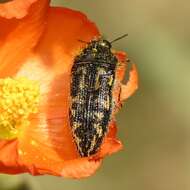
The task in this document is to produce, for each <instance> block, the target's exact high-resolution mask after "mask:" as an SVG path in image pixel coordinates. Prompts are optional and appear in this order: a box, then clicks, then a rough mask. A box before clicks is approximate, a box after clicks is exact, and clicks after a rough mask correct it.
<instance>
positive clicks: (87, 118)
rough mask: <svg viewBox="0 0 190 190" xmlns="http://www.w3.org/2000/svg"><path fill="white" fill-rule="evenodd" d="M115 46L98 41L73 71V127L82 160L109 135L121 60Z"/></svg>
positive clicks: (75, 63) (80, 58)
mask: <svg viewBox="0 0 190 190" xmlns="http://www.w3.org/2000/svg"><path fill="white" fill-rule="evenodd" d="M125 36H126V35H123V36H121V37H119V38H117V39H115V40H113V41H112V42H109V41H107V40H105V39H103V38H101V37H100V38H98V39H96V40H92V41H91V42H89V43H87V46H86V48H84V49H83V50H82V52H81V53H80V54H79V55H78V56H76V57H75V59H74V64H73V67H72V70H71V89H70V95H71V105H70V111H69V116H70V125H71V128H72V133H73V137H74V141H75V143H76V146H77V149H78V151H79V154H80V156H81V157H85V156H90V155H93V154H95V153H96V152H97V151H98V150H99V148H100V146H101V144H102V142H103V139H104V137H105V135H106V133H107V131H108V124H109V121H110V117H111V114H112V109H113V100H112V99H113V98H112V89H113V85H114V81H115V71H116V65H117V63H118V60H117V58H116V56H115V55H114V54H113V53H112V52H111V44H112V43H113V42H115V41H117V40H119V39H121V38H123V37H125Z"/></svg>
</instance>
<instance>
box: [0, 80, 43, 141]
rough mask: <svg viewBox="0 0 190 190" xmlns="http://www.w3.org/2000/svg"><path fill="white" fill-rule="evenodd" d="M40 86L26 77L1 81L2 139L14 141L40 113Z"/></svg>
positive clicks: (0, 119)
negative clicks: (30, 120)
mask: <svg viewBox="0 0 190 190" xmlns="http://www.w3.org/2000/svg"><path fill="white" fill-rule="evenodd" d="M39 95H40V90H39V84H38V83H37V82H36V81H32V80H29V79H27V78H25V77H22V78H21V77H20V78H15V79H13V78H5V79H0V139H8V140H9V139H14V138H16V137H17V136H18V132H19V128H21V127H25V126H28V125H29V124H30V122H29V119H28V117H29V116H30V114H32V113H37V112H38V105H39Z"/></svg>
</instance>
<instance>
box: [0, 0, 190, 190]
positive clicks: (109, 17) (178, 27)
mask: <svg viewBox="0 0 190 190" xmlns="http://www.w3.org/2000/svg"><path fill="white" fill-rule="evenodd" d="M52 5H54V6H65V7H69V8H71V9H76V10H80V11H82V12H84V13H86V14H87V16H88V17H89V19H91V20H92V21H94V22H95V23H96V24H97V26H98V27H99V29H100V31H101V33H102V34H103V35H104V36H105V37H106V38H107V39H109V40H112V39H114V38H116V37H118V36H120V35H122V34H124V33H128V34H129V36H128V37H127V38H125V39H123V40H121V41H118V42H117V43H115V44H114V48H115V49H119V50H125V51H127V52H128V54H129V57H130V59H131V60H132V61H133V62H135V63H136V64H137V67H138V70H139V76H140V84H139V89H138V91H137V93H136V94H135V95H134V96H133V97H131V98H130V99H129V100H128V101H127V102H126V103H125V105H124V106H123V109H122V110H121V111H120V113H119V114H118V115H117V122H118V127H119V134H118V135H119V137H120V139H121V140H122V142H123V143H124V147H125V149H124V150H123V151H121V152H119V153H117V154H115V155H113V156H111V157H108V158H106V159H105V161H104V163H103V165H102V167H101V168H100V169H99V170H98V172H97V173H96V174H95V175H94V176H92V177H90V178H88V179H83V180H67V179H62V178H58V177H52V176H41V177H32V176H29V175H20V176H5V175H2V176H0V189H1V190H4V189H6V190H7V189H8V190H14V189H22V190H89V189H90V190H96V189H99V190H107V189H109V190H115V189H120V190H124V189H126V190H189V189H190V150H189V146H190V111H189V109H190V23H189V22H190V1H188V0H180V1H177V0H159V1H155V0H117V1H112V0H103V1H102V0H90V1H89V0H53V1H52ZM55 30H56V29H55ZM8 180H10V181H12V184H13V185H12V186H11V185H10V184H11V183H7V181H8ZM7 184H9V186H8V187H7ZM15 184H16V186H15ZM3 185H4V186H3ZM13 186H14V188H13Z"/></svg>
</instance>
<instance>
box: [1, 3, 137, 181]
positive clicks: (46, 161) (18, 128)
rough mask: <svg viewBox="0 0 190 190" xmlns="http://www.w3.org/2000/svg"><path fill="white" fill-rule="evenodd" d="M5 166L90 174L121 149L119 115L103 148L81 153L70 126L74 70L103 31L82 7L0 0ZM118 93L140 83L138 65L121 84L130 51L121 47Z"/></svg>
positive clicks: (60, 173)
mask: <svg viewBox="0 0 190 190" xmlns="http://www.w3.org/2000/svg"><path fill="white" fill-rule="evenodd" d="M0 16H1V17H0V28H1V30H0V112H1V114H0V138H1V140H0V172H1V173H7V174H17V173H23V172H29V173H31V174H32V175H42V174H52V175H57V176H63V177H68V178H82V177H87V176H90V175H92V174H93V173H94V172H95V171H96V170H97V168H98V167H99V166H100V165H101V161H102V159H103V158H104V157H105V156H106V155H109V154H112V153H114V152H117V151H118V150H120V149H121V148H122V144H121V142H120V141H119V140H117V139H116V124H115V121H114V119H112V122H110V124H109V132H108V134H107V135H106V137H105V139H104V142H103V144H102V146H101V148H100V150H99V152H98V153H97V154H96V155H94V156H91V157H84V158H81V157H80V156H79V154H78V152H77V149H76V147H75V143H74V142H73V138H72V134H71V129H70V126H69V118H68V111H69V97H70V96H69V93H70V92H69V91H70V70H71V67H72V63H73V59H74V57H75V56H76V55H77V54H78V52H79V51H80V49H81V48H83V47H84V44H82V43H81V42H79V41H78V39H81V40H84V41H90V40H91V39H93V38H94V37H95V36H99V35H100V34H99V31H98V29H97V28H96V26H95V25H94V24H93V23H92V22H90V21H89V20H88V19H87V18H86V16H84V15H83V14H82V13H80V12H77V11H73V10H70V9H66V8H51V7H49V1H48V0H13V1H10V2H7V3H4V4H0ZM116 55H117V57H118V59H119V62H120V64H119V65H120V66H118V68H117V72H116V80H117V83H116V84H115V87H114V90H113V96H114V98H115V100H117V102H118V105H117V106H118V107H119V106H120V104H121V101H123V100H125V99H127V98H128V97H129V96H130V95H131V94H132V93H133V92H134V91H135V90H136V88H137V71H136V68H135V66H134V65H133V67H132V69H131V71H130V79H129V81H128V83H127V84H122V83H121V81H122V79H123V77H124V73H125V66H126V62H125V60H126V55H125V53H123V52H117V53H116Z"/></svg>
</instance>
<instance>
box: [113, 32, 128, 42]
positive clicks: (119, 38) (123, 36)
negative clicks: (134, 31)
mask: <svg viewBox="0 0 190 190" xmlns="http://www.w3.org/2000/svg"><path fill="white" fill-rule="evenodd" d="M126 36H128V34H124V35H122V36H120V37H118V38H116V39H114V40H113V41H111V42H110V43H111V44H112V43H114V42H116V41H118V40H121V39H122V38H125V37H126Z"/></svg>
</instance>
